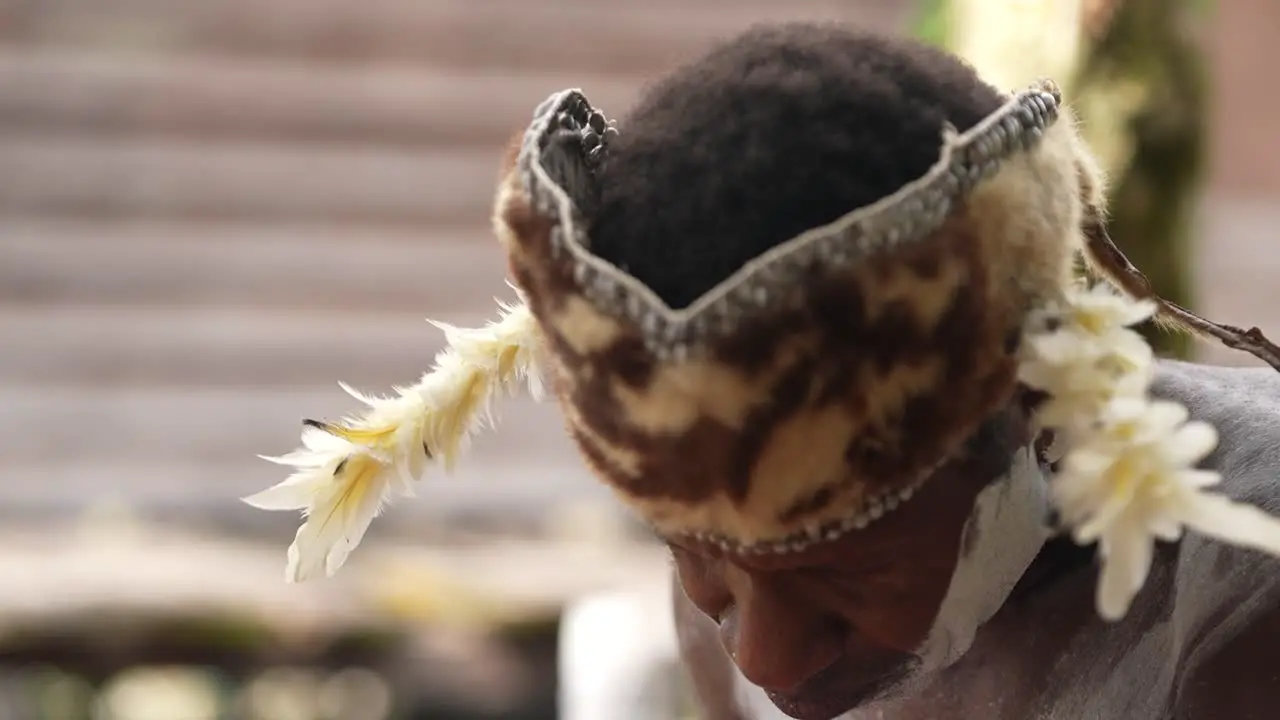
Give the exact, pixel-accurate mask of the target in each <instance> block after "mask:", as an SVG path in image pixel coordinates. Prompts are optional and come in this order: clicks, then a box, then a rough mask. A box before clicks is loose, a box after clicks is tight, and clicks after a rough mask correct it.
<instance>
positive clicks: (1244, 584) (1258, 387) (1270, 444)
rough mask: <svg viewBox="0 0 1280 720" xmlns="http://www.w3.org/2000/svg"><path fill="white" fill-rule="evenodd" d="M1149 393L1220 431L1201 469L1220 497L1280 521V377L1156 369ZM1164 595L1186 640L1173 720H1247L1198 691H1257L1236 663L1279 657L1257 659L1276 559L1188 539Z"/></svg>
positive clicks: (1276, 612)
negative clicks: (1210, 475)
mask: <svg viewBox="0 0 1280 720" xmlns="http://www.w3.org/2000/svg"><path fill="white" fill-rule="evenodd" d="M1152 389H1153V394H1155V395H1157V396H1159V397H1163V398H1166V399H1169V400H1176V401H1177V402H1180V403H1182V404H1183V405H1185V406H1186V407H1187V409H1188V410H1189V411H1190V413H1191V416H1192V417H1193V418H1196V419H1198V420H1203V421H1205V422H1208V423H1211V424H1212V425H1213V426H1214V427H1215V428H1216V429H1217V430H1218V435H1219V440H1218V448H1217V450H1215V451H1214V453H1213V454H1212V455H1211V456H1210V457H1209V458H1207V460H1206V462H1205V466H1206V467H1208V468H1211V469H1214V470H1217V471H1218V472H1220V473H1221V474H1222V477H1223V480H1222V486H1221V489H1222V491H1223V492H1225V493H1226V494H1228V495H1230V496H1232V497H1234V498H1236V499H1238V500H1243V501H1246V502H1249V503H1252V504H1254V505H1256V506H1258V507H1259V508H1261V509H1262V510H1264V511H1265V512H1267V513H1270V514H1275V515H1280V373H1277V372H1276V371H1275V370H1273V369H1271V368H1242V367H1218V366H1212V365H1201V364H1197V363H1186V362H1175V361H1161V363H1160V365H1159V370H1158V372H1157V376H1156V380H1155V384H1154V386H1153V388H1152ZM1171 590H1173V592H1174V597H1176V598H1177V603H1176V608H1175V610H1174V613H1175V616H1176V617H1175V624H1176V625H1177V626H1178V627H1179V628H1180V629H1181V633H1182V634H1183V636H1184V637H1183V642H1182V643H1180V644H1181V650H1182V651H1181V658H1180V662H1179V666H1180V672H1179V683H1178V685H1179V687H1178V688H1177V692H1176V696H1177V698H1178V705H1179V714H1178V715H1177V717H1179V718H1182V717H1186V718H1192V719H1194V720H1199V718H1202V717H1218V716H1220V715H1221V716H1231V717H1241V718H1244V717H1253V716H1252V715H1248V714H1247V713H1245V714H1230V713H1228V715H1222V712H1223V711H1224V710H1226V707H1225V706H1223V705H1222V704H1221V698H1218V697H1209V696H1208V695H1206V692H1205V691H1206V690H1208V689H1212V690H1213V691H1214V692H1215V693H1216V692H1218V691H1220V690H1221V689H1222V688H1223V687H1227V686H1231V682H1227V680H1229V679H1231V678H1234V679H1235V680H1239V681H1240V682H1243V683H1245V685H1246V686H1248V685H1251V684H1254V683H1256V682H1260V680H1259V679H1258V678H1254V677H1252V676H1250V675H1248V674H1247V673H1243V671H1242V667H1243V665H1242V664H1241V663H1242V660H1243V659H1246V658H1249V659H1256V658H1258V657H1262V656H1263V655H1266V652H1271V655H1269V656H1268V657H1271V658H1275V657H1276V656H1277V654H1280V653H1278V652H1277V651H1273V650H1268V651H1266V652H1263V651H1262V650H1260V649H1259V647H1265V648H1275V647H1280V646H1277V644H1276V640H1277V638H1278V633H1280V559H1277V558H1275V557H1272V556H1269V555H1265V554H1263V553H1259V552H1257V551H1254V550H1248V549H1244V548H1240V547H1237V546H1234V545H1231V544H1227V543H1221V542H1218V541H1215V540H1213V539H1212V538H1205V537H1201V536H1198V535H1195V534H1192V535H1189V536H1187V537H1186V538H1184V540H1183V542H1182V543H1181V548H1180V552H1179V553H1178V555H1177V561H1176V570H1175V578H1174V586H1173V587H1172V588H1171ZM1259 643H1261V646H1260V645H1259ZM1259 653H1262V655H1260V654H1259ZM1273 662H1274V660H1273ZM1268 672H1270V670H1268ZM1242 673H1243V674H1242ZM1268 677H1269V676H1268ZM1224 682H1226V685H1223V683H1224ZM1232 682H1234V680H1232ZM1212 694H1213V693H1210V695H1212Z"/></svg>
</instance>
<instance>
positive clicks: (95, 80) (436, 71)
mask: <svg viewBox="0 0 1280 720" xmlns="http://www.w3.org/2000/svg"><path fill="white" fill-rule="evenodd" d="M564 87H581V88H584V89H585V90H586V91H587V92H588V94H589V96H590V97H591V99H592V101H593V102H594V103H595V104H596V105H598V106H600V107H602V108H605V109H606V110H607V111H608V112H610V113H611V114H614V115H617V114H620V113H622V112H623V111H624V110H625V109H626V108H627V107H629V106H630V104H631V102H632V101H633V99H634V95H635V93H636V91H637V90H638V82H637V81H636V80H627V79H614V78H611V77H609V76H602V75H597V76H592V75H591V74H590V73H588V72H580V73H573V74H571V75H570V74H564V73H560V74H557V73H538V72H536V71H530V70H527V69H522V68H515V69H514V71H513V69H503V71H501V72H499V71H484V70H478V69H467V68H461V67H442V66H426V65H421V64H413V65H408V64H401V65H393V64H387V63H380V64H358V65H357V64H346V63H332V62H330V63H324V62H309V63H302V62H296V61H295V62H290V61H277V62H273V61H253V60H248V61H245V60H236V59H230V58H207V57H206V58H199V57H184V56H179V57H170V58H157V57H147V56H138V55H113V54H103V53H89V52H82V51H58V50H48V49H21V50H20V49H17V48H14V47H8V48H0V130H2V129H3V128H4V127H6V126H8V127H15V128H41V129H45V130H57V131H63V132H66V131H75V132H89V131H92V132H94V133H99V134H101V133H110V134H119V133H152V134H156V135H164V136H169V137H175V136H176V137H203V138H223V139H226V138H252V139H268V138H278V139H280V140H283V141H288V142H290V143H296V142H319V141H327V142H359V141H371V142H378V143H385V144H387V145H430V144H432V143H441V144H445V143H472V144H480V145H483V146H486V147H487V148H488V149H489V150H493V149H494V148H500V147H502V146H503V144H504V143H505V142H506V141H507V140H508V139H510V138H511V136H512V135H513V134H514V133H515V132H517V131H519V130H521V129H522V128H523V127H524V126H525V124H526V123H527V122H528V118H529V114H530V113H531V112H532V111H533V108H534V107H535V106H536V105H537V104H538V103H539V102H541V101H542V100H543V99H544V98H545V97H546V96H547V95H548V94H550V93H551V92H554V91H556V90H559V89H561V88H564Z"/></svg>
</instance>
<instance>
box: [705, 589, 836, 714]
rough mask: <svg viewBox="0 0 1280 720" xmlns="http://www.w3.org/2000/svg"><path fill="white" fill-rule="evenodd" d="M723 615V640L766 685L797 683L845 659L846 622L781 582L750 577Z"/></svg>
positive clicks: (746, 672)
mask: <svg viewBox="0 0 1280 720" xmlns="http://www.w3.org/2000/svg"><path fill="white" fill-rule="evenodd" d="M734 584H735V585H738V587H737V588H736V592H735V593H734V604H733V606H732V607H731V608H729V609H728V610H727V611H726V612H725V613H724V615H723V616H722V618H721V621H720V641H721V643H723V644H724V648H725V651H726V652H728V654H729V657H731V658H733V661H734V663H735V664H736V665H737V666H738V669H739V670H740V671H742V674H743V676H744V677H746V679H747V680H749V681H751V683H752V684H754V685H757V686H759V687H762V688H764V689H766V690H775V691H789V690H793V689H795V688H798V687H799V686H800V685H802V684H803V683H804V682H805V681H806V680H808V679H809V678H811V677H813V676H815V675H817V674H818V673H819V672H821V671H823V670H825V669H826V668H828V667H830V666H831V665H832V664H834V663H835V662H836V661H837V660H839V659H840V656H841V654H842V653H843V651H844V641H845V634H846V632H847V631H846V630H845V625H844V623H843V621H841V620H840V618H838V617H836V616H834V615H831V614H827V613H824V612H822V610H821V609H820V608H819V607H816V606H814V605H813V604H811V603H809V602H807V601H806V600H805V599H804V598H802V597H799V596H798V595H797V594H796V593H794V592H793V593H788V594H787V595H786V596H785V597H784V595H783V594H782V593H780V592H779V590H780V588H778V587H777V584H778V583H775V582H770V581H760V580H753V579H750V578H746V579H745V580H744V582H741V583H734Z"/></svg>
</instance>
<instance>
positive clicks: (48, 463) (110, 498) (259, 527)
mask: <svg viewBox="0 0 1280 720" xmlns="http://www.w3.org/2000/svg"><path fill="white" fill-rule="evenodd" d="M288 449H289V448H284V450H288ZM0 470H3V471H4V472H5V473H6V475H7V476H8V477H10V478H19V479H23V482H22V483H18V482H10V483H4V484H0V514H2V515H3V516H4V517H5V518H20V517H22V516H23V515H31V516H43V517H59V516H65V515H66V514H67V513H74V512H78V511H80V510H83V509H84V508H85V507H88V506H92V505H94V504H99V503H121V502H123V503H127V504H128V505H130V506H133V507H137V508H139V509H143V510H147V511H150V512H154V513H156V514H160V515H168V514H176V516H177V517H180V518H192V517H193V516H194V517H203V518H207V519H213V520H215V521H217V522H218V523H219V524H223V525H232V526H236V527H244V528H251V529H252V530H253V531H254V533H255V535H256V534H259V533H262V532H265V531H273V533H274V535H276V536H278V538H277V539H278V540H279V543H280V546H279V548H280V553H281V556H280V557H281V562H282V563H283V557H284V548H285V546H286V545H288V543H289V541H290V539H292V535H293V532H292V531H293V529H294V528H296V527H297V524H298V515H297V514H295V513H290V512H279V513H276V512H266V511H263V510H258V509H256V508H253V507H250V506H248V505H245V504H244V503H242V502H240V498H242V497H245V496H247V495H250V494H252V493H255V492H257V491H259V490H263V489H265V488H268V487H270V486H272V485H275V484H276V483H278V482H280V481H281V480H284V479H285V477H286V476H287V475H288V471H287V469H286V468H282V467H279V466H276V465H272V464H271V463H268V462H266V461H265V460H260V459H258V458H256V457H254V456H253V455H249V456H248V457H247V458H245V459H241V460H234V461H233V460H227V461H220V462H211V461H189V462H184V461H178V460H164V461H159V460H153V459H150V458H147V457H144V456H141V455H140V456H139V457H136V458H106V459H100V460H99V459H93V460H86V459H77V460H61V459H57V458H49V459H47V460H17V461H7V460H6V461H0ZM37 478H38V479H39V481H38V482H37V481H36V479H37ZM584 498H587V499H591V500H600V501H603V502H612V498H610V496H609V490H608V488H607V487H605V486H604V485H602V484H601V483H599V482H598V481H596V480H594V479H593V478H592V477H591V476H590V475H589V473H588V472H587V470H586V468H585V466H584V465H583V464H582V462H581V461H580V460H578V458H577V457H576V456H571V455H569V454H567V453H566V454H565V455H564V456H563V457H558V458H555V459H554V460H553V461H547V462H530V461H528V460H524V459H520V460H515V461H508V460H505V459H502V458H493V457H481V456H476V457H471V456H468V457H467V458H465V459H464V461H463V462H460V463H459V465H458V468H457V469H456V470H455V471H454V472H453V473H452V474H445V473H443V472H435V473H432V474H429V475H427V476H426V477H424V478H423V480H422V482H420V483H418V484H417V485H416V486H415V496H414V497H412V498H404V499H399V500H397V501H395V502H394V503H393V504H392V505H391V506H389V508H388V510H387V512H386V514H385V515H384V517H383V518H381V519H380V520H379V521H378V523H377V527H375V528H374V530H375V531H377V532H382V531H386V532H391V531H396V532H409V533H412V532H415V531H417V532H420V533H421V532H426V531H430V530H431V528H429V527H424V526H423V525H422V521H423V520H424V519H432V520H436V521H437V522H438V523H439V524H440V525H441V526H445V525H448V524H450V522H451V518H457V517H458V516H473V517H485V518H491V517H502V516H504V515H510V516H511V517H513V518H520V519H521V520H522V521H524V522H525V523H528V522H530V521H534V520H536V519H538V518H539V517H540V516H543V517H545V515H546V514H547V513H549V512H550V511H551V510H552V509H553V508H554V507H556V506H558V505H559V504H561V503H565V502H573V501H577V500H581V499H584ZM275 529H278V530H275Z"/></svg>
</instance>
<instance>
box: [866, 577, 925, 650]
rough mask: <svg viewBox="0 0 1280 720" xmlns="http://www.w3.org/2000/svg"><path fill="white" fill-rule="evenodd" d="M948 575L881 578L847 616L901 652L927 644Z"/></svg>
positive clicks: (878, 640)
mask: <svg viewBox="0 0 1280 720" xmlns="http://www.w3.org/2000/svg"><path fill="white" fill-rule="evenodd" d="M946 585H947V583H946V578H945V577H944V578H943V579H942V582H938V581H937V579H936V578H935V577H933V576H932V574H931V573H927V572H921V573H919V574H911V575H903V576H898V577H893V578H880V579H878V581H877V582H876V583H875V585H874V587H867V588H866V591H865V592H864V593H862V600H861V601H860V602H858V603H857V606H856V607H849V608H848V613H847V618H848V620H849V622H850V623H851V624H852V625H853V626H854V627H855V628H857V630H858V633H859V634H860V635H862V636H863V637H866V638H867V639H869V640H871V641H874V642H875V643H877V644H879V645H882V646H884V647H887V648H891V649H894V650H899V651H901V652H913V651H914V650H916V649H917V648H919V647H920V645H921V644H922V643H924V641H925V639H926V638H927V637H928V636H929V631H930V630H931V629H932V628H933V623H934V620H935V619H936V618H937V615H938V610H939V609H940V608H941V606H942V598H943V596H944V595H945V594H946Z"/></svg>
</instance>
